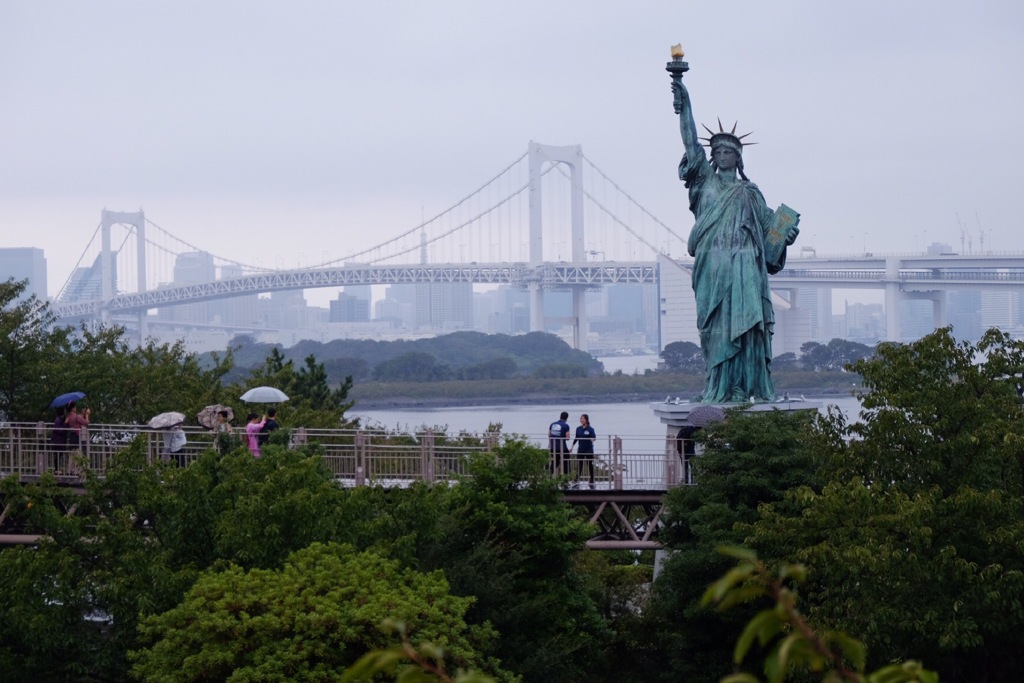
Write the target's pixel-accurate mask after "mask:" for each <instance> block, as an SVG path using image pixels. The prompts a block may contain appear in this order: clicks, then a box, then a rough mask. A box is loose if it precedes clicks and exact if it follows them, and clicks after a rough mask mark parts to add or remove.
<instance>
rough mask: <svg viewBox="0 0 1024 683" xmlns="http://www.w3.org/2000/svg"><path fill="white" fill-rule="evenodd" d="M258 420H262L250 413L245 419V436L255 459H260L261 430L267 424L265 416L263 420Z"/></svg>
mask: <svg viewBox="0 0 1024 683" xmlns="http://www.w3.org/2000/svg"><path fill="white" fill-rule="evenodd" d="M257 420H260V416H259V415H257V414H256V413H249V414H248V415H247V416H246V417H245V435H246V437H247V438H248V441H249V452H250V453H252V456H253V457H254V458H258V457H260V430H261V429H263V426H264V425H265V424H266V423H267V417H266V416H265V415H264V416H263V419H262V420H260V421H259V422H257Z"/></svg>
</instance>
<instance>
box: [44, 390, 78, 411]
mask: <svg viewBox="0 0 1024 683" xmlns="http://www.w3.org/2000/svg"><path fill="white" fill-rule="evenodd" d="M83 398H85V392H84V391H72V392H69V393H67V394H61V395H60V396H58V397H57V398H55V399H53V400H52V401H50V407H51V408H63V407H64V406H66V405H67V404H69V403H71V402H73V401H81V400H82V399H83Z"/></svg>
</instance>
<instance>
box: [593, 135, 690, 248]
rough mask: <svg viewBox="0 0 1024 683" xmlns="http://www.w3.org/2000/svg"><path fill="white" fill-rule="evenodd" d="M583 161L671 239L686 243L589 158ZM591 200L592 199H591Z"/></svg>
mask: <svg viewBox="0 0 1024 683" xmlns="http://www.w3.org/2000/svg"><path fill="white" fill-rule="evenodd" d="M583 160H584V161H586V162H587V163H588V164H590V167H591V168H592V169H594V170H595V171H597V173H598V174H599V175H600V176H601V177H602V178H604V179H605V181H606V182H608V183H610V184H611V186H612V187H614V188H615V189H616V190H618V191H619V192H620V193H621V194H622V196H624V197H625V198H626V199H628V200H629V201H630V202H632V203H633V205H634V206H636V207H637V208H638V209H640V211H642V212H643V213H644V214H646V215H647V216H648V217H649V218H650V219H651V220H653V221H654V222H655V223H657V224H658V225H660V226H661V227H662V228H664V229H665V230H666V231H668V233H669V234H671V235H672V236H673V237H675V238H676V239H678V240H680V241H682V242H685V241H686V240H684V239H683V238H682V237H680V236H679V234H678V233H677V232H676V231H675V230H673V229H672V228H670V227H669V226H668V225H666V224H665V223H664V222H663V221H662V220H661V219H660V218H658V217H657V216H655V215H654V214H653V213H651V212H650V211H648V210H647V209H646V208H645V207H644V205H643V204H641V203H640V202H638V201H637V200H635V199H633V197H632V195H630V194H629V193H628V192H626V191H625V190H623V189H622V188H621V187H619V185H618V183H616V182H615V181H614V180H612V179H611V178H609V177H608V174H607V173H605V172H604V171H602V170H601V169H600V168H598V166H597V164H595V163H594V162H593V161H591V160H590V159H589V158H587V156H586V155H583ZM588 196H589V195H588ZM592 199H593V198H592ZM595 204H598V205H600V204H599V203H598V202H597V201H596V200H595ZM648 246H650V245H648Z"/></svg>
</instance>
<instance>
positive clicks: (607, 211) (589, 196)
mask: <svg viewBox="0 0 1024 683" xmlns="http://www.w3.org/2000/svg"><path fill="white" fill-rule="evenodd" d="M584 158H586V157H584ZM591 166H593V164H591ZM552 168H554V166H552ZM595 168H596V167H595ZM558 172H559V173H561V174H562V176H563V177H565V178H566V179H567V180H569V181H570V182H572V179H571V178H570V177H569V174H568V173H566V172H565V170H564V169H562V168H561V167H559V168H558ZM601 175H602V176H604V174H603V173H602V174H601ZM604 177H605V180H608V178H607V176H604ZM609 182H611V181H610V180H609ZM612 185H614V186H615V189H617V190H618V191H619V192H621V193H622V194H623V195H625V196H626V197H629V195H628V194H626V193H625V192H623V190H622V188H620V187H619V186H618V185H615V183H612ZM579 190H580V192H582V193H583V195H584V196H585V197H586V198H587V199H589V200H590V201H592V202H593V203H594V205H595V206H596V207H597V208H599V209H601V211H603V212H604V213H605V215H607V216H608V217H609V218H611V219H612V220H613V221H615V222H616V223H617V224H618V225H620V226H622V227H623V228H625V229H626V232H628V233H629V234H630V235H632V236H633V237H635V238H637V240H639V241H640V242H641V243H642V244H643V245H644V246H646V247H647V248H648V249H650V250H651V251H652V252H654V253H655V254H658V253H661V251H660V250H659V249H658V248H657V247H656V246H654V245H653V244H651V243H650V242H649V241H647V239H646V238H644V236H643V235H641V234H640V233H638V232H637V231H635V230H633V228H631V227H630V226H629V225H628V224H627V223H626V222H625V221H623V220H622V219H621V218H619V217H618V216H616V215H615V214H614V213H613V212H612V211H611V209H609V208H608V207H607V206H605V205H604V204H602V203H601V202H600V201H598V199H597V197H595V196H594V195H593V194H591V193H590V192H588V191H587V190H586V189H585V188H583V187H580V188H579ZM630 199H631V200H632V198H631V197H630ZM632 201H633V202H634V203H636V202H635V200H632ZM637 206H639V207H640V208H641V209H643V207H642V206H640V204H637ZM644 212H645V213H647V215H649V216H651V218H654V220H656V221H658V219H657V218H655V217H654V216H653V215H651V214H650V212H647V210H646V209H644ZM658 223H659V224H660V225H661V226H662V227H663V228H665V229H666V230H668V231H669V232H670V233H672V236H673V237H675V238H677V239H681V238H680V237H679V235H677V234H676V233H675V231H673V230H672V229H671V228H669V227H668V226H667V225H665V224H664V223H662V222H661V221H658Z"/></svg>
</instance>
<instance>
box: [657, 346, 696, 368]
mask: <svg viewBox="0 0 1024 683" xmlns="http://www.w3.org/2000/svg"><path fill="white" fill-rule="evenodd" d="M660 355H661V359H662V360H663V361H665V365H666V366H667V367H668V370H669V371H670V372H686V373H689V374H696V375H701V374H704V353H703V352H702V351H701V350H700V347H699V346H697V345H696V344H694V343H693V342H683V341H677V342H672V343H670V344H666V345H665V348H664V349H662V350H661V354H660Z"/></svg>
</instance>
